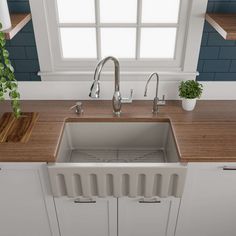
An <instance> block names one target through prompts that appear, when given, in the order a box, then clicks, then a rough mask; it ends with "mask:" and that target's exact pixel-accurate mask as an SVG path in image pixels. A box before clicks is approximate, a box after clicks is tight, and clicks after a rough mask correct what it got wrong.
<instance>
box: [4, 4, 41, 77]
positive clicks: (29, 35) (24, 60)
mask: <svg viewBox="0 0 236 236" xmlns="http://www.w3.org/2000/svg"><path fill="white" fill-rule="evenodd" d="M8 7H9V10H10V12H30V6H29V1H28V0H8ZM7 49H8V50H9V52H10V58H11V61H12V64H13V66H14V68H15V72H16V73H15V74H16V78H17V80H19V81H40V80H41V78H40V77H39V76H37V73H38V71H39V62H38V54H37V49H36V44H35V37H34V30H33V25H32V21H30V22H29V23H28V24H27V25H26V26H25V27H24V28H23V29H22V30H21V31H20V32H19V33H18V34H17V35H16V36H15V37H14V38H13V39H12V40H8V41H7Z"/></svg>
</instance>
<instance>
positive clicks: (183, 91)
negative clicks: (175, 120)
mask: <svg viewBox="0 0 236 236" xmlns="http://www.w3.org/2000/svg"><path fill="white" fill-rule="evenodd" d="M202 91H203V85H202V84H200V83H199V82H197V81H195V80H187V81H182V82H181V83H180V86H179V96H180V97H181V98H183V100H182V107H183V109H184V110H186V111H192V110H193V109H194V107H195V105H196V100H197V98H200V97H201V95H202Z"/></svg>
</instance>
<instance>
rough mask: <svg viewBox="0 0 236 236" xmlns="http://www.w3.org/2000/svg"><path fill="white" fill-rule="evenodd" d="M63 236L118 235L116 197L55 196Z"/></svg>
mask: <svg viewBox="0 0 236 236" xmlns="http://www.w3.org/2000/svg"><path fill="white" fill-rule="evenodd" d="M55 205H56V210H57V216H58V221H59V225H60V232H61V236H95V235H96V236H116V235H117V199H116V198H112V197H111V198H93V199H86V198H68V197H60V198H55Z"/></svg>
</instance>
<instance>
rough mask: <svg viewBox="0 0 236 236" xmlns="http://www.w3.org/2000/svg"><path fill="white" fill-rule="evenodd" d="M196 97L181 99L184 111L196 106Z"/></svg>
mask: <svg viewBox="0 0 236 236" xmlns="http://www.w3.org/2000/svg"><path fill="white" fill-rule="evenodd" d="M196 102H197V99H196V98H194V99H186V98H184V99H183V100H182V107H183V109H184V110H185V111H192V110H193V109H194V108H195V106H196Z"/></svg>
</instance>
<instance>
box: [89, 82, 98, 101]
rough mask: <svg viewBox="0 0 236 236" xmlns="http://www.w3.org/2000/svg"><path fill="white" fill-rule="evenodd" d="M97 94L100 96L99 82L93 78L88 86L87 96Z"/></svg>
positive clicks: (93, 96) (95, 96) (92, 96)
mask: <svg viewBox="0 0 236 236" xmlns="http://www.w3.org/2000/svg"><path fill="white" fill-rule="evenodd" d="M99 96H100V82H99V81H98V80H94V82H93V84H92V86H91V88H90V93H89V97H91V98H99Z"/></svg>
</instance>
